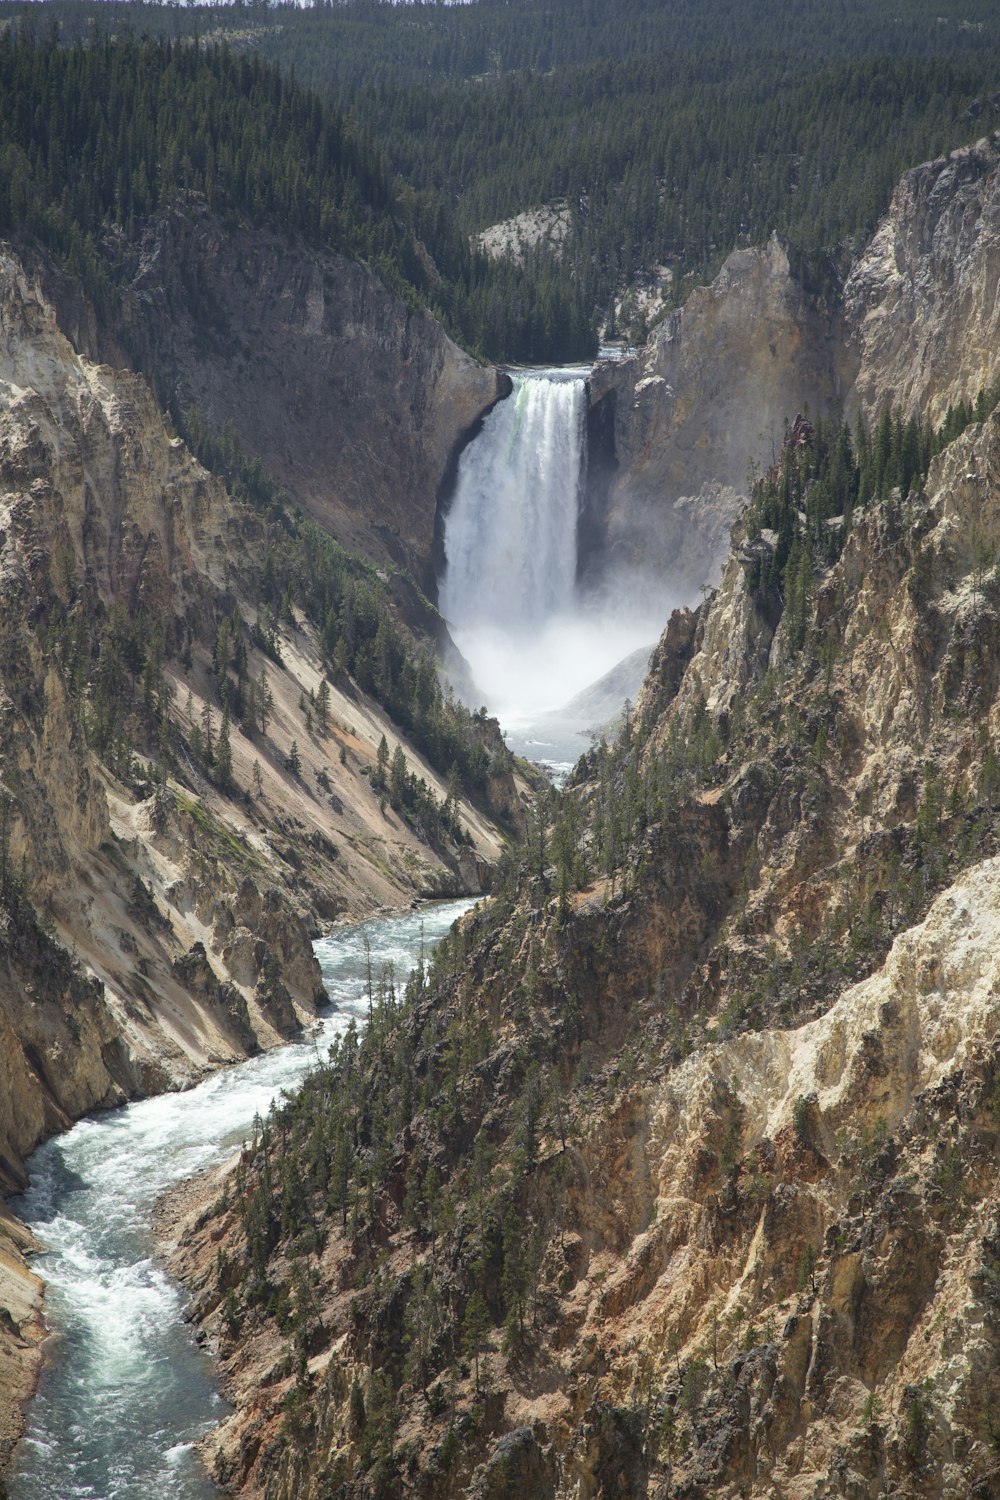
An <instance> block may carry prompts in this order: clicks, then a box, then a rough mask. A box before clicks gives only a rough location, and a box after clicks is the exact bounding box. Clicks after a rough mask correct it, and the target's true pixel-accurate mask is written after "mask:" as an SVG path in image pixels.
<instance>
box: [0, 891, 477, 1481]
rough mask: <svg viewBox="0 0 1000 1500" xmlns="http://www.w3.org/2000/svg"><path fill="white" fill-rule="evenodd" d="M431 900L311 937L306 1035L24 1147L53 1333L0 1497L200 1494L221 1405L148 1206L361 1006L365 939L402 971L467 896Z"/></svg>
mask: <svg viewBox="0 0 1000 1500" xmlns="http://www.w3.org/2000/svg"><path fill="white" fill-rule="evenodd" d="M470 905H471V902H470V901H468V900H460V901H447V902H438V903H435V904H433V905H428V906H425V907H422V908H420V909H418V910H416V911H412V912H408V913H406V914H405V915H402V916H395V917H385V918H374V919H372V920H370V921H368V922H363V923H360V924H359V925H357V926H354V927H350V928H344V929H342V930H340V931H338V932H337V933H335V934H334V936H332V937H329V938H324V939H322V940H321V941H319V942H318V943H317V944H316V956H317V958H318V959H319V963H320V967H321V968H322V971H323V979H324V982H325V984H326V987H327V990H328V991H329V994H330V997H331V999H332V1000H333V1001H334V1003H335V1004H336V1006H337V1007H338V1008H337V1010H336V1011H332V1012H330V1013H328V1014H327V1015H326V1016H324V1018H323V1019H322V1021H321V1024H320V1026H319V1027H318V1028H317V1030H316V1031H315V1032H313V1033H312V1034H311V1035H310V1036H309V1038H308V1039H307V1040H304V1041H301V1042H297V1043H294V1044H292V1045H289V1046H287V1047H282V1048H279V1049H277V1050H276V1051H273V1052H269V1053H266V1054H265V1055H264V1056H262V1057H256V1058H252V1059H251V1060H250V1061H249V1062H245V1063H240V1064H238V1065H236V1066H234V1067H231V1068H226V1069H223V1070H222V1071H220V1072H218V1073H214V1074H213V1075H212V1076H211V1077H209V1078H207V1079H205V1081H204V1082H203V1083H201V1084H199V1085H198V1086H197V1087H196V1088H193V1089H190V1090H188V1091H187V1092H185V1093H179V1094H163V1095H160V1096H159V1097H158V1098H155V1099H145V1100H143V1101H141V1102H140V1103H137V1104H130V1105H128V1106H126V1107H125V1108H124V1109H119V1110H114V1111H111V1112H109V1113H108V1114H104V1115H100V1116H95V1117H93V1118H90V1119H86V1120H81V1121H80V1123H79V1124H77V1125H75V1126H74V1127H73V1129H72V1130H70V1131H68V1132H67V1133H66V1134H65V1135H62V1136H57V1137H55V1138H54V1139H53V1140H51V1141H48V1142H47V1143H46V1144H45V1145H44V1146H42V1147H40V1148H39V1150H38V1151H36V1152H35V1154H34V1155H33V1157H32V1159H31V1163H30V1169H31V1179H32V1181H31V1187H30V1189H29V1191H28V1192H27V1193H25V1194H24V1195H23V1196H22V1197H21V1198H19V1199H18V1200H17V1201H16V1203H15V1204H14V1205H13V1206H14V1208H15V1211H16V1212H17V1213H18V1214H19V1216H20V1217H21V1218H22V1219H23V1220H24V1221H25V1222H26V1223H28V1224H29V1225H30V1226H31V1228H32V1229H33V1230H34V1231H35V1233H36V1234H37V1235H38V1237H39V1238H40V1239H41V1240H42V1241H43V1243H44V1244H45V1246H46V1252H45V1254H44V1255H43V1256H41V1257H39V1258H38V1260H37V1262H36V1266H37V1269H38V1271H39V1272H40V1273H41V1275H42V1276H44V1278H45V1280H46V1283H47V1296H46V1308H45V1311H46V1319H47V1322H48V1324H49V1327H50V1328H51V1330H52V1334H53V1341H52V1344H51V1345H50V1347H49V1351H48V1352H49V1359H48V1360H47V1364H46V1369H45V1372H44V1374H43V1377H42V1381H41V1385H40V1387H39V1392H38V1395H37V1397H36V1398H35V1400H34V1401H33V1402H32V1405H31V1411H30V1415H29V1427H28V1435H27V1437H26V1439H25V1441H24V1442H23V1443H22V1444H21V1446H20V1448H19V1450H18V1455H17V1459H16V1461H15V1467H14V1469H13V1471H12V1473H11V1474H10V1476H9V1479H8V1489H9V1493H10V1497H11V1500H85V1497H86V1500H209V1497H211V1496H217V1495H218V1491H217V1490H216V1488H215V1487H214V1485H212V1484H211V1483H210V1482H209V1480H208V1479H207V1477H206V1476H205V1474H204V1472H203V1471H202V1469H201V1467H200V1465H199V1464H198V1462H197V1460H196V1459H195V1456H194V1443H195V1441H196V1439H197V1438H198V1437H199V1436H201V1435H202V1434H203V1433H204V1432H206V1431H207V1430H208V1429H209V1428H210V1427H211V1426H212V1425H213V1424H214V1422H215V1421H217V1420H218V1419H219V1417H220V1416H221V1415H222V1412H223V1410H224V1407H223V1404H222V1400H221V1397H220V1396H219V1394H218V1391H217V1390H216V1388H215V1384H214V1381H213V1376H212V1369H211V1365H210V1363H209V1360H208V1358H207V1356H206V1355H205V1354H204V1353H203V1352H202V1350H200V1349H199V1347H198V1346H197V1344H196V1343H195V1342H194V1339H193V1337H192V1336H191V1333H190V1330H189V1329H188V1327H187V1325H186V1324H185V1323H184V1321H183V1311H184V1295H183V1293H182V1291H181V1290H180V1288H179V1287H177V1286H176V1285H175V1284H174V1283H173V1282H172V1281H171V1280H170V1279H169V1277H167V1276H166V1275H165V1274H164V1272H163V1271H162V1270H161V1269H160V1267H159V1266H158V1265H157V1264H156V1260H155V1258H154V1253H153V1240H152V1232H151V1227H150V1223H151V1214H152V1208H153V1204H154V1202H155V1200H156V1199H157V1198H158V1197H159V1195H160V1194H161V1193H163V1192H164V1191H165V1190H166V1189H167V1188H169V1187H171V1186H172V1185H173V1184H174V1183H176V1182H178V1181H180V1180H181V1179H182V1178H184V1177H190V1176H191V1175H192V1174H193V1173H195V1172H198V1171H200V1170H201V1169H202V1168H204V1167H208V1166H211V1165H212V1164H213V1163H216V1162H219V1161H221V1160H223V1159H224V1158H225V1156H226V1155H227V1154H228V1153H229V1152H231V1151H232V1150H233V1148H234V1147H235V1146H237V1145H238V1144H239V1142H240V1141H241V1140H243V1139H244V1138H245V1137H246V1136H247V1135H248V1134H249V1131H250V1128H251V1126H252V1124H253V1119H254V1115H255V1114H258V1113H260V1114H261V1115H264V1114H266V1113H267V1110H268V1107H269V1105H270V1103H271V1100H272V1099H273V1098H274V1097H275V1095H277V1094H279V1093H280V1092H281V1090H282V1089H293V1088H294V1087H295V1086H296V1084H297V1083H298V1082H299V1081H300V1080H301V1079H302V1077H303V1075H304V1074H305V1073H306V1072H307V1071H308V1069H309V1068H310V1067H311V1066H312V1065H313V1064H314V1062H315V1061H316V1059H317V1057H318V1056H319V1055H320V1052H321V1051H322V1050H323V1049H324V1048H325V1047H326V1046H328V1045H329V1043H330V1041H331V1040H332V1039H333V1038H334V1037H335V1036H336V1035H338V1034H339V1033H340V1032H342V1031H344V1030H345V1029H346V1027H347V1025H348V1023H349V1021H350V1019H351V1017H352V1016H353V1017H355V1018H356V1019H357V1020H359V1021H360V1022H362V1023H363V1021H364V1019H365V1017H366V1015H367V999H366V997H365V974H366V954H365V948H364V940H365V938H366V937H367V939H368V941H369V943H370V945H371V959H372V963H373V965H374V967H375V972H376V974H377V973H379V972H380V970H381V967H382V965H383V964H386V963H391V964H392V965H393V966H394V967H395V970H396V973H397V975H398V976H399V978H400V979H402V978H404V977H405V975H406V974H407V973H408V972H409V970H410V969H411V968H412V966H413V964H414V963H415V962H416V960H417V958H418V956H419V954H420V950H421V946H422V945H426V947H427V949H430V948H431V947H432V946H433V945H434V943H435V942H436V941H437V940H438V939H439V938H440V937H441V936H442V935H443V934H444V933H445V932H446V931H447V929H448V928H449V927H450V926H451V923H452V922H453V921H454V920H455V918H456V917H457V916H459V915H460V914H461V913H462V912H463V911H465V910H466V909H467V908H468V907H469V906H470Z"/></svg>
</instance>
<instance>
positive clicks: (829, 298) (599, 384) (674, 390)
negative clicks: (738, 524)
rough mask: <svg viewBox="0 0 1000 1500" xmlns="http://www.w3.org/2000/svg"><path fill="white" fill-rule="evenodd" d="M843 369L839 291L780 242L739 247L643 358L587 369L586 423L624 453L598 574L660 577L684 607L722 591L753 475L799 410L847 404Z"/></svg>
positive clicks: (606, 511)
mask: <svg viewBox="0 0 1000 1500" xmlns="http://www.w3.org/2000/svg"><path fill="white" fill-rule="evenodd" d="M849 374H850V368H849V360H848V356H847V353H846V350H845V348H844V329H843V324H842V319H841V315H840V310H839V307H838V306H837V301H836V298H835V296H833V295H831V294H824V293H823V292H821V291H820V290H819V289H818V288H816V287H814V286H812V284H811V282H810V278H809V276H808V274H807V273H806V271H805V269H804V268H803V267H802V266H800V265H798V264H797V263H795V262H794V260H793V258H791V257H790V255H789V251H788V249H787V248H786V247H785V246H784V245H783V244H782V243H781V242H780V241H779V240H778V239H777V237H774V238H772V239H771V240H770V241H769V243H768V244H767V245H765V246H763V247H761V248H759V249H751V250H737V251H734V252H733V254H732V255H730V257H729V259H728V260H727V261H726V263H725V265H724V266H723V268H722V270H721V271H720V272H719V275H718V276H717V277H716V279H715V281H713V282H712V284H711V286H707V287H699V288H697V289H696V290H695V291H693V292H692V293H691V295H690V297H689V298H688V300H687V302H686V303H685V305H684V307H682V308H681V309H679V310H678V311H676V312H673V313H671V314H669V316H668V317H667V318H665V319H664V321H663V322H662V323H660V324H659V326H658V327H657V328H655V329H654V330H653V332H652V334H651V335H650V337H649V339H648V341H647V343H646V344H645V345H644V347H643V348H642V349H640V350H639V352H638V353H637V354H634V355H632V356H630V357H629V358H628V359H625V360H622V361H620V362H608V363H602V364H599V365H598V366H597V367H596V368H595V370H594V372H593V374H592V375H591V378H590V399H591V406H592V409H593V412H594V416H593V417H592V420H594V421H599V422H602V423H603V425H604V426H606V427H607V426H609V425H612V424H613V450H614V456H615V461H616V470H615V472H614V473H613V475H612V477H611V479H610V484H609V485H607V495H606V499H605V501H604V504H603V506H602V507H601V509H602V510H603V516H602V521H603V525H602V526H601V527H600V529H599V530H598V527H597V523H596V521H595V522H594V523H592V524H593V525H594V529H595V532H596V534H597V535H599V536H600V555H599V556H597V555H595V558H594V567H595V569H598V570H601V569H609V570H612V571H613V570H614V568H615V567H616V565H617V564H618V563H619V562H621V563H623V564H625V565H626V566H628V567H632V568H638V569H639V570H640V571H642V572H645V573H648V574H649V575H650V577H651V578H655V577H657V575H661V576H664V575H665V576H666V577H667V578H668V579H669V580H670V583H671V585H672V587H673V590H674V599H675V600H676V601H678V602H680V601H690V600H691V599H692V598H695V597H697V593H698V590H699V588H700V587H701V585H702V584H711V585H714V584H715V583H716V582H717V580H718V574H719V569H720V567H721V564H722V560H723V558H724V556H725V553H726V551H727V549H728V545H729V531H730V528H731V527H732V524H733V521H734V520H735V519H736V517H737V515H738V514H739V511H740V509H741V508H742V504H743V502H744V500H745V497H746V495H747V493H748V488H749V481H748V476H749V475H750V474H751V472H753V471H756V472H760V471H761V470H762V469H763V468H765V467H766V466H767V465H768V464H770V463H772V462H773V461H774V457H775V455H776V453H777V452H778V450H779V449H780V447H781V443H782V440H783V436H784V431H785V423H786V421H790V420H792V419H793V418H794V416H795V414H796V412H798V411H800V410H801V408H802V406H803V404H808V405H809V407H810V408H811V409H812V410H813V411H837V410H839V407H840V404H841V402H842V400H843V394H844V390H845V387H846V384H847V382H848V379H849ZM605 405H607V406H610V408H611V412H612V416H611V423H610V424H609V422H608V419H607V418H606V417H602V416H601V409H602V407H604V406H605ZM605 483H606V484H607V481H605ZM596 552H597V549H596V548H595V554H596Z"/></svg>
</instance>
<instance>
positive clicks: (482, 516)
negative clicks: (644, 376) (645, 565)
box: [439, 369, 670, 764]
mask: <svg viewBox="0 0 1000 1500" xmlns="http://www.w3.org/2000/svg"><path fill="white" fill-rule="evenodd" d="M587 373H588V372H587V371H586V370H580V369H556V370H533V371H524V372H518V373H517V374H516V375H514V377H513V380H514V390H513V392H512V394H511V395H510V396H509V397H508V398H507V399H506V400H505V401H501V402H500V403H499V404H498V405H497V406H495V407H494V409H493V410H492V411H491V412H490V414H489V415H488V416H487V418H486V420H485V421H484V423H483V428H482V431H481V432H480V433H479V435H478V436H477V437H476V438H475V439H474V440H473V441H472V442H471V443H470V444H469V446H468V447H467V448H466V449H465V451H464V453H463V454H462V457H461V459H460V461H459V467H458V475H457V480H456V485H455V492H454V496H453V499H452V503H451V507H450V509H449V511H448V515H447V518H446V520H445V528H444V550H445V568H444V572H443V575H442V578H441V581H440V589H439V597H440V603H441V611H442V614H443V615H444V617H445V619H446V620H447V622H448V626H449V630H450V632H451V635H452V638H453V639H454V641H455V644H456V646H457V648H458V650H459V651H460V653H461V655H462V657H463V659H464V661H465V663H466V664H467V667H468V672H469V674H470V675H471V679H472V681H471V683H470V682H468V681H466V682H465V683H461V681H460V691H461V693H462V696H464V697H465V699H466V701H467V702H468V703H469V704H470V706H471V707H473V708H475V707H478V706H479V705H480V704H485V705H486V707H487V708H488V709H489V711H490V712H491V713H492V714H495V715H496V716H497V718H498V719H499V720H500V723H501V725H502V726H503V729H504V730H505V731H506V732H507V740H508V744H510V745H511V748H512V749H515V750H517V751H518V752H519V753H522V754H526V755H529V756H530V757H531V758H532V759H536V760H539V759H541V760H549V761H554V762H561V763H563V764H565V763H566V762H570V763H572V762H573V761H575V760H576V759H577V757H578V756H579V755H580V754H581V753H582V752H583V751H584V750H585V749H586V748H587V742H588V741H587V736H588V733H589V732H590V731H594V730H599V729H600V728H601V727H602V725H601V724H600V723H598V722H594V721H593V716H592V714H591V712H590V711H589V710H588V707H587V705H586V703H583V704H580V703H574V700H576V699H579V698H580V696H581V695H585V692H586V690H587V689H588V688H590V687H591V686H592V684H594V683H596V682H597V681H598V679H600V678H602V677H604V676H605V674H607V673H609V672H611V671H612V669H614V668H616V667H618V666H619V664H623V663H624V660H625V659H626V658H630V657H633V656H634V655H635V654H636V652H637V648H640V647H644V646H645V647H649V648H650V649H651V648H652V645H653V643H654V642H655V641H656V640H657V638H658V637H659V634H660V632H661V631H662V629H663V626H664V624H665V622H666V619H667V616H668V614H669V610H670V602H669V601H668V599H667V597H666V594H665V591H664V589H663V588H662V587H655V588H654V587H650V582H649V580H648V579H641V578H640V577H639V576H638V575H637V574H636V572H635V571H634V570H629V569H621V570H620V571H618V572H617V573H613V572H612V573H610V574H606V575H605V576H604V577H603V578H602V581H601V584H600V586H599V587H597V588H594V587H591V588H588V589H582V588H581V586H580V584H579V582H578V555H577V549H578V522H579V513H580V501H581V495H582V493H583V485H584V482H585V477H586V453H587V442H586V423H587V390H586V375H587ZM621 675H622V691H621V696H620V700H619V704H618V706H619V707H620V706H621V703H622V702H624V700H625V698H626V697H634V696H635V693H636V692H637V690H638V686H639V684H640V683H641V680H642V675H643V659H642V653H639V665H638V666H635V665H633V666H632V667H631V668H629V667H626V666H624V665H623V666H622V673H621Z"/></svg>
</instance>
